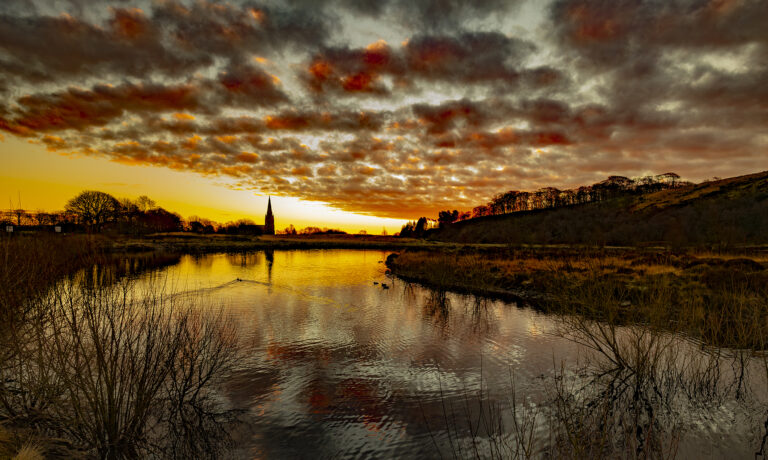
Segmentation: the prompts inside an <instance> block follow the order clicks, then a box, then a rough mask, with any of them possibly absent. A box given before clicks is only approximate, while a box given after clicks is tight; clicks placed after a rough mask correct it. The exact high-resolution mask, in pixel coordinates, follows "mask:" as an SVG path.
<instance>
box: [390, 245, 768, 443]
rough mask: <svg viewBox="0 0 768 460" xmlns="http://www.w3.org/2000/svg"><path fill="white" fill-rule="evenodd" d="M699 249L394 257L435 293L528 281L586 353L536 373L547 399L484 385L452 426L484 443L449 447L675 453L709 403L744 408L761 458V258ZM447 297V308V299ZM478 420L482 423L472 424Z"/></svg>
mask: <svg viewBox="0 0 768 460" xmlns="http://www.w3.org/2000/svg"><path fill="white" fill-rule="evenodd" d="M705 257H706V258H699V257H696V256H693V255H690V254H671V253H653V252H650V253H639V252H632V251H630V252H629V253H626V254H624V255H620V254H619V255H617V254H616V253H614V252H609V253H585V252H579V251H571V252H569V253H565V255H564V256H563V257H559V256H557V253H555V256H553V255H552V254H547V253H546V251H545V252H543V253H538V254H537V253H535V252H526V251H523V252H514V253H513V254H512V256H510V254H507V255H506V256H499V255H491V254H478V253H476V252H474V253H466V254H462V253H461V252H454V253H442V254H441V253H419V252H414V253H409V252H406V253H403V254H401V255H399V256H397V257H396V258H394V257H393V258H391V259H390V260H389V265H390V266H391V267H392V268H393V271H394V272H395V273H396V274H400V273H407V274H410V275H413V277H414V278H419V277H421V278H422V279H423V280H425V284H428V285H432V286H440V289H438V290H437V292H445V290H446V289H451V288H452V286H456V285H460V286H462V287H466V286H472V285H473V283H474V282H475V280H477V279H483V281H482V282H481V283H479V284H477V285H476V286H475V287H477V286H480V287H481V292H482V290H483V289H485V287H486V286H491V287H492V288H494V289H499V288H501V289H503V288H504V287H505V286H515V285H519V284H521V281H526V282H527V284H524V286H532V287H534V288H535V289H539V290H542V291H543V293H544V294H545V295H543V296H540V297H538V302H537V306H538V308H540V309H543V310H545V311H546V312H548V313H550V314H551V318H552V319H553V320H554V324H555V328H554V330H552V331H550V333H554V334H555V335H558V336H560V337H563V338H566V339H568V340H569V341H571V342H573V343H576V344H578V345H579V349H580V350H582V353H583V357H582V358H581V361H580V362H577V363H568V365H567V366H566V363H560V364H559V365H556V366H555V367H554V371H553V373H552V374H551V375H550V376H548V377H546V378H545V379H544V380H543V381H542V382H541V388H543V389H544V392H545V396H544V397H543V398H542V400H541V401H539V404H532V403H531V402H530V401H527V400H526V399H521V398H519V397H518V396H517V395H519V394H520V390H519V389H518V388H516V387H515V383H514V382H512V383H511V385H510V390H509V395H510V397H508V398H507V400H506V401H501V402H500V401H499V400H498V398H496V399H494V398H491V397H489V396H488V395H487V394H486V392H485V391H484V390H483V389H482V388H480V389H478V391H477V397H476V399H475V401H473V403H472V404H471V406H472V409H471V410H470V409H467V410H466V411H465V413H464V416H463V417H458V418H456V417H453V418H452V419H451V420H458V421H454V422H452V423H453V425H454V426H452V428H451V430H448V431H447V432H448V433H449V434H450V433H462V436H463V438H462V439H467V438H471V443H469V444H471V445H482V446H483V449H482V450H480V451H479V452H480V454H476V453H475V452H474V451H467V450H466V449H465V450H463V451H462V452H456V451H455V450H454V451H453V452H452V453H450V452H449V453H448V455H449V456H450V455H453V456H454V457H462V456H466V455H465V454H467V453H469V455H468V456H470V457H475V458H484V457H490V458H542V457H548V458H674V457H676V456H677V455H679V454H680V447H681V442H682V441H684V440H685V439H686V438H687V436H688V435H690V434H691V433H692V432H693V436H694V439H695V436H696V434H695V431H696V429H697V428H696V426H697V424H698V423H708V422H707V420H706V419H707V417H709V416H710V415H709V413H710V411H711V410H712V408H719V407H736V408H737V409H735V410H737V411H738V412H739V413H740V414H742V415H740V416H739V417H742V416H743V417H744V418H746V419H748V420H751V422H749V423H751V424H752V425H751V426H752V427H754V431H753V432H754V437H753V438H752V439H753V442H754V443H755V444H754V447H755V449H754V452H756V454H757V455H758V456H762V455H763V452H765V451H766V449H767V447H766V446H768V416H766V415H765V414H767V413H768V401H766V392H767V391H768V386H766V382H768V359H767V358H766V354H765V352H764V351H763V350H765V348H766V343H765V340H766V337H768V280H767V279H766V275H767V273H768V272H766V270H765V267H764V266H763V265H762V262H763V259H764V258H763V257H762V256H758V257H755V258H754V259H751V258H745V257H744V255H738V257H735V256H734V257H730V256H720V257H712V254H707V255H706V256H705ZM505 283H508V284H505ZM460 290H461V289H460ZM433 303H434V296H432V297H430V298H429V299H428V300H427V302H426V304H425V311H428V312H432V311H434V310H435V308H434V307H433V306H432V304H433ZM444 304H445V305H447V307H446V311H445V313H442V314H443V315H448V314H450V304H449V303H444ZM760 363H762V364H763V368H764V369H763V370H764V372H763V373H762V374H761V373H760V369H761V367H760V366H759V364H760ZM481 387H482V384H481ZM479 414H480V415H479ZM761 417H762V418H761ZM484 418H487V420H486V421H483V422H482V426H483V427H485V428H484V429H480V430H477V427H478V426H479V425H478V421H482V420H484ZM460 427H461V428H460ZM473 428H474V430H473ZM454 436H455V437H456V436H457V435H454ZM455 445H459V439H455V440H454V442H453V443H451V445H450V446H455ZM444 454H445V452H441V455H444Z"/></svg>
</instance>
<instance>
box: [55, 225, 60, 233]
mask: <svg viewBox="0 0 768 460" xmlns="http://www.w3.org/2000/svg"><path fill="white" fill-rule="evenodd" d="M53 231H54V232H56V233H61V226H60V225H57V226H55V227H53Z"/></svg>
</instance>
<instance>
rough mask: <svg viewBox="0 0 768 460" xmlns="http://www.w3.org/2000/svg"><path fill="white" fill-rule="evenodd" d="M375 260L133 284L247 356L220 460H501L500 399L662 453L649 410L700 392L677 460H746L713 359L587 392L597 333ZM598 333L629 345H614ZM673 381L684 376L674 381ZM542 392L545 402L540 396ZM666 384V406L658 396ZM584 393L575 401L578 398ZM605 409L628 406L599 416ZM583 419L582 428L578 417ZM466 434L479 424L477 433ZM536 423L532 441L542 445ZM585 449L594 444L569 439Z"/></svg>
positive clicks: (645, 345) (631, 373)
mask: <svg viewBox="0 0 768 460" xmlns="http://www.w3.org/2000/svg"><path fill="white" fill-rule="evenodd" d="M387 254H388V253H387V252H382V251H350V250H312V251H275V252H273V251H268V252H254V253H249V254H230V255H226V254H216V255H205V256H183V257H182V258H181V260H180V261H179V263H178V264H176V265H174V266H172V267H168V268H166V269H163V270H161V271H157V272H154V273H151V274H147V275H146V279H147V280H149V279H150V278H153V277H164V278H166V279H169V280H173V284H174V285H175V286H176V287H177V288H178V289H179V290H185V291H187V292H199V291H200V290H205V291H206V292H207V293H208V294H210V295H212V296H214V297H215V298H217V299H218V300H220V301H221V302H223V303H224V304H225V305H227V308H228V311H229V312H230V314H231V315H232V316H233V317H234V318H236V320H237V323H238V328H239V336H240V338H241V342H242V343H243V345H244V346H245V347H246V349H247V353H246V354H247V360H246V361H245V362H244V363H243V365H242V366H241V367H240V368H238V369H237V370H236V372H234V373H233V375H232V377H231V379H230V381H229V384H228V387H227V390H228V397H229V399H230V401H231V404H232V405H233V406H234V407H238V408H242V409H244V410H245V411H246V416H245V421H246V423H245V424H244V426H243V427H242V428H241V429H240V431H239V432H238V435H237V436H238V441H239V448H238V450H237V452H236V455H238V456H242V457H254V456H266V457H277V458H286V457H291V458H292V457H300V458H304V457H313V458H328V457H333V458H346V457H355V458H358V457H369V456H372V457H405V458H416V457H429V458H431V457H435V456H438V453H441V454H442V455H447V456H453V455H454V454H457V453H458V452H462V453H471V452H473V450H472V449H475V448H478V438H480V439H481V442H480V445H482V447H481V449H482V451H481V453H482V455H481V456H488V455H491V454H492V453H493V452H499V453H502V452H506V453H507V454H510V455H514V453H515V451H513V450H509V449H510V448H507V450H504V448H503V447H502V446H505V445H506V446H510V445H515V442H516V441H515V435H516V432H515V428H514V427H515V426H520V425H521V423H522V422H521V419H519V417H520V414H521V413H526V412H525V410H523V409H524V408H521V409H520V410H518V411H515V410H513V409H515V407H514V404H512V406H510V400H511V399H512V400H514V399H515V396H514V395H517V396H519V397H520V399H521V401H523V402H524V405H525V407H527V408H530V407H538V406H537V404H540V403H542V402H544V401H552V400H553V397H561V398H562V399H561V402H562V404H561V405H560V406H553V407H554V408H553V409H552V410H561V411H567V412H563V415H564V416H567V417H570V420H572V421H575V420H579V418H580V417H581V420H582V421H584V420H587V417H593V418H592V419H590V420H594V422H595V423H596V424H598V425H599V423H600V422H601V420H603V421H604V420H605V418H604V417H603V418H601V416H605V414H608V413H609V411H614V412H613V414H614V415H616V414H617V413H619V412H617V411H620V412H621V415H622V417H629V416H633V417H634V416H636V420H638V423H636V424H635V425H632V426H633V428H634V429H637V428H639V429H640V430H641V431H642V433H641V435H637V434H636V433H635V434H633V438H632V439H635V440H636V443H637V444H638V445H640V444H643V445H644V444H648V445H651V444H653V443H656V444H658V445H659V446H662V445H666V444H664V442H665V440H664V439H662V437H661V434H660V433H661V432H662V431H663V430H661V429H660V424H663V423H666V422H667V421H668V420H667V419H664V418H663V417H661V415H660V414H662V411H661V409H660V408H666V412H664V414H668V413H671V412H674V411H675V410H677V408H679V407H682V406H679V405H675V404H677V403H676V402H675V401H672V400H671V399H669V398H680V397H682V396H681V395H683V396H684V395H685V393H686V392H688V393H690V394H691V395H698V396H695V397H693V398H689V399H690V400H691V401H704V400H703V399H701V397H700V394H703V393H706V392H710V393H711V394H717V395H721V396H722V398H721V399H720V400H715V399H709V400H707V401H709V402H713V403H717V404H719V405H720V407H721V409H720V410H718V411H714V412H712V413H711V414H710V416H709V418H708V419H707V420H708V423H709V424H710V425H708V426H709V427H708V428H707V429H706V430H703V429H702V428H696V429H692V428H691V427H692V426H695V424H696V421H697V420H702V418H701V413H702V411H704V410H705V409H703V408H698V409H696V408H691V407H690V406H691V405H690V404H688V405H687V406H685V407H686V410H687V411H688V413H687V415H688V417H689V420H685V421H684V422H685V424H684V425H685V427H686V430H687V431H683V432H684V433H685V436H684V437H683V439H681V441H680V443H679V448H680V449H681V451H682V452H686V453H688V454H691V455H693V454H696V453H700V452H707V453H708V454H710V455H711V454H713V455H718V452H719V453H720V454H721V455H726V454H730V455H747V454H751V453H753V452H755V451H756V450H757V444H756V442H758V443H759V438H760V436H759V434H756V433H747V432H746V431H747V430H745V429H744V427H745V426H748V423H747V422H746V421H745V418H746V416H742V415H738V416H736V415H734V414H736V412H737V409H736V405H734V404H735V403H733V398H732V396H733V393H732V392H731V393H728V392H727V391H724V390H723V391H721V387H724V386H726V385H732V382H733V381H734V379H733V378H732V376H733V375H735V374H733V373H732V372H726V371H727V369H725V367H724V365H723V364H722V363H721V362H720V361H717V360H718V359H720V357H715V358H712V359H715V361H713V362H709V361H706V360H702V359H700V358H701V357H702V356H704V355H703V354H702V353H701V351H700V350H699V349H698V348H697V346H696V345H695V344H690V343H687V342H686V343H687V345H686V346H688V347H690V353H689V354H688V355H686V356H689V357H690V359H689V362H688V363H687V364H686V363H676V362H674V359H673V357H672V356H668V357H664V356H662V355H663V353H661V351H660V352H659V356H658V359H657V361H656V362H657V366H656V367H655V368H654V369H648V368H642V367H641V366H639V365H628V364H631V363H628V362H624V363H623V364H622V365H621V366H614V367H613V368H610V367H604V368H600V370H601V372H602V375H600V377H599V378H598V379H595V376H596V375H597V374H594V373H588V372H587V371H586V369H589V370H590V372H592V371H593V370H594V369H597V368H598V366H595V360H596V359H601V360H603V358H599V357H596V356H595V347H594V342H592V343H591V344H590V343H588V342H587V343H585V340H589V339H590V338H594V337H601V336H604V335H605V334H607V333H608V332H611V331H605V330H603V331H600V330H599V329H598V330H594V329H590V328H591V327H593V325H586V324H585V325H581V326H583V327H582V328H581V329H579V328H578V327H574V324H571V325H570V326H571V327H570V329H565V330H564V329H563V326H564V325H566V324H565V323H564V322H563V321H562V319H557V318H552V317H548V316H546V315H543V314H541V313H539V312H536V311H534V310H531V309H528V308H519V307H517V306H516V305H514V304H508V303H503V302H500V301H493V300H487V299H479V298H476V297H474V296H467V295H458V294H454V293H450V292H446V291H433V290H430V289H425V288H424V287H421V286H419V285H415V284H411V283H405V282H402V281H400V280H397V279H395V278H392V277H390V276H387V274H386V272H385V266H384V264H382V263H380V262H381V261H383V260H384V259H385V258H386V256H387ZM384 284H386V285H387V286H388V288H386V289H385V288H384V287H383V285H384ZM575 326H579V325H578V324H575ZM595 332H596V334H594V333H595ZM574 333H581V334H582V335H580V336H578V335H574ZM587 333H592V334H593V335H592V336H589V335H588V334H587ZM611 333H612V334H615V337H631V335H627V334H626V332H625V331H624V332H622V331H619V330H616V331H612V332H611ZM569 334H570V335H569ZM601 334H602V335H601ZM609 337H610V335H609ZM623 340H625V339H624V338H622V339H621V341H623ZM619 341H620V340H618V339H617V342H615V343H608V345H607V346H606V347H605V348H604V349H603V351H607V352H612V351H618V352H621V356H629V355H631V353H629V354H627V350H629V351H632V350H634V351H636V352H637V353H636V354H635V355H636V356H641V355H642V353H640V352H647V351H648V350H651V351H652V350H655V349H658V350H662V349H664V350H670V349H672V350H676V349H679V347H680V346H681V345H680V342H681V340H680V339H679V338H678V337H660V338H657V337H655V336H649V335H642V334H641V335H639V336H638V338H637V340H636V341H635V342H634V344H635V347H634V348H632V347H631V346H630V345H631V344H632V342H627V343H624V342H622V344H618V342H619ZM670 343H671V344H672V345H673V347H672V348H670V347H669V346H668V345H669V344H670ZM579 344H581V345H579ZM662 344H664V345H665V346H663V347H662ZM612 346H615V350H612V348H611V347H612ZM654 347H655V348H654ZM600 352H601V351H600V350H597V354H600ZM590 356H591V358H588V357H590ZM614 358H615V357H614ZM590 360H591V361H590ZM600 362H603V361H600ZM608 362H610V360H608ZM715 362H717V363H720V364H717V365H716V364H714V363H715ZM561 363H564V364H563V365H562V366H561ZM638 363H639V361H638ZM662 364H664V365H662ZM694 364H695V365H694ZM680 366H682V367H680ZM686 366H687V367H686ZM748 367H749V366H742V368H744V369H746V368H748ZM681 368H682V369H684V372H685V373H687V376H681V374H680V373H679V369H681ZM670 369H675V370H676V373H673V372H671V371H670ZM734 369H736V368H734ZM734 372H735V371H734ZM512 375H514V378H512V377H511V376H512ZM718 376H719V377H718ZM715 377H718V378H719V379H720V380H718V378H715ZM675 379H676V380H675ZM513 380H514V390H515V393H514V394H513V393H511V390H512V381H513ZM737 380H738V379H737ZM545 382H559V383H558V384H559V385H560V387H559V388H558V387H557V386H556V385H554V386H551V387H549V388H547V386H546V385H544V383H545ZM681 382H682V383H684V384H682V383H681ZM726 382H728V383H727V384H726ZM673 383H674V386H675V388H676V390H675V392H674V393H673V392H670V391H669V389H668V387H669V386H670V385H672V384H673ZM587 384H590V385H591V386H590V387H589V388H590V391H591V392H585V391H583V389H584V388H585V385H587ZM729 388H730V387H729ZM739 388H741V387H740V386H739ZM729 391H730V390H729ZM611 392H612V393H611ZM726 393H728V396H726ZM742 394H743V390H742ZM511 395H512V396H511ZM670 395H671V396H670ZM555 400H556V399H555ZM605 400H609V401H613V402H616V401H621V402H622V404H624V402H626V403H627V404H628V405H624V406H621V405H610V406H606V405H602V406H601V405H600V404H599V402H600V401H605ZM622 407H623V408H622ZM627 407H629V408H631V409H632V410H634V412H633V411H628V410H627V409H626V408H627ZM584 408H590V409H591V410H592V412H583V411H580V409H584ZM697 410H698V411H699V412H696V411H697ZM738 410H740V411H742V412H743V411H744V410H743V409H738ZM728 413H730V414H732V417H731V419H730V420H728V419H727V414H728ZM510 414H511V415H510ZM550 415H551V413H550ZM483 417H485V418H486V419H484V418H483ZM488 417H490V418H488ZM478 420H480V421H482V420H485V421H484V422H483V423H482V424H481V425H482V426H480V425H477V423H478ZM539 420H540V421H541V420H543V419H539ZM622 420H628V419H626V418H623V419H622ZM676 420H677V419H676ZM537 423H538V425H536V426H535V428H536V430H534V431H536V432H537V433H538V432H539V431H541V430H545V429H547V427H544V426H541V423H540V422H537ZM681 423H682V422H681ZM523 425H524V424H523ZM582 425H583V426H589V425H587V424H582ZM525 426H532V425H530V423H529V424H528V425H525ZM621 426H625V427H626V426H630V425H628V424H626V423H625V424H624V425H621ZM751 426H754V425H751ZM697 430H698V431H697ZM691 433H693V434H691ZM702 433H703V434H702ZM589 434H594V433H587V432H584V433H582V435H584V436H587V435H589ZM627 439H629V438H627ZM603 447H604V446H597V447H596V448H597V450H600V448H603ZM636 447H637V446H635V447H631V449H635V448H636ZM662 447H663V446H662ZM551 448H552V446H548V447H546V449H551ZM494 449H495V450H494ZM542 449H545V448H544V447H542ZM546 449H545V450H546ZM631 449H630V450H631ZM543 452H544V451H543V450H542V451H540V452H539V453H543ZM634 452H635V453H638V452H639V453H640V454H642V453H644V451H637V450H636V449H635V450H634ZM626 453H629V451H626Z"/></svg>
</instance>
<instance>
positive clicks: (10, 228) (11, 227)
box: [5, 225, 13, 233]
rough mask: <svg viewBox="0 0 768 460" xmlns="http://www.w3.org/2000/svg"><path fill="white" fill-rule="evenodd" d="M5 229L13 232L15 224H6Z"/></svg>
mask: <svg viewBox="0 0 768 460" xmlns="http://www.w3.org/2000/svg"><path fill="white" fill-rule="evenodd" d="M5 231H6V232H8V233H13V225H6V226H5Z"/></svg>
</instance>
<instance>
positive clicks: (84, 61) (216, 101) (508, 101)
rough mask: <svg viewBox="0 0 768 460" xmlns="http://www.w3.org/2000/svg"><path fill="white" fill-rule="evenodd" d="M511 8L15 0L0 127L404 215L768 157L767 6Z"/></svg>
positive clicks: (4, 35)
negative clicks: (530, 17)
mask: <svg viewBox="0 0 768 460" xmlns="http://www.w3.org/2000/svg"><path fill="white" fill-rule="evenodd" d="M527 1H530V2H531V4H529V5H528V7H529V8H528V9H531V7H538V8H542V6H541V4H539V3H538V2H535V0H527ZM521 3H524V0H520V1H513V2H507V1H501V0H482V1H480V2H459V1H454V0H448V1H437V0H434V1H433V0H424V1H418V0H410V1H406V0H382V1H376V2H374V1H367V0H363V1H352V0H317V1H309V0H291V1H278V0H274V1H272V0H263V1H259V2H252V1H250V0H231V1H230V2H215V1H210V0H194V1H193V0H188V1H187V0H167V1H162V2H154V1H148V0H136V1H133V0H126V1H112V2H107V1H100V2H85V1H79V0H60V1H58V2H54V3H50V2H44V1H32V2H23V1H19V0H9V1H8V3H4V4H3V7H2V9H0V76H1V77H2V78H0V129H2V130H4V131H5V132H6V133H11V134H12V135H16V136H23V137H25V138H26V139H27V140H29V141H32V142H39V143H41V144H42V145H44V146H45V147H46V148H48V149H50V150H51V151H55V152H73V151H74V152H81V153H85V154H87V155H96V156H103V157H106V158H109V159H111V160H114V161H119V162H122V163H126V164H140V165H154V166H160V167H167V168H173V169H177V170H181V171H191V172H196V173H201V174H207V175H222V176H227V177H230V178H233V180H234V181H235V182H236V183H237V184H238V186H239V187H251V188H254V189H257V190H260V191H261V192H268V193H273V194H281V195H290V196H297V197H302V198H305V199H310V200H318V201H324V202H327V203H330V204H331V205H333V206H336V207H338V208H342V209H345V210H350V211H356V212H369V213H376V214H379V215H386V216H392V217H409V218H413V217H417V216H419V215H425V214H430V215H432V214H435V213H436V212H437V210H439V209H444V208H447V207H450V208H458V207H471V206H473V205H476V204H477V203H481V202H484V201H486V200H487V199H488V198H489V197H490V196H492V195H494V194H496V193H498V192H501V191H504V190H509V189H518V190H521V189H537V188H540V187H542V186H548V185H553V186H558V187H561V188H562V187H569V186H574V185H579V184H581V183H590V182H594V181H596V180H600V179H602V178H604V176H606V175H609V174H620V175H627V176H633V175H642V174H646V173H649V172H656V173H658V172H666V171H669V170H674V171H676V172H678V173H680V174H681V175H683V176H685V177H687V178H691V179H703V178H705V177H708V176H710V175H715V174H717V175H719V176H728V175H736V174H743V173H748V172H751V171H754V170H758V169H764V167H765V166H764V159H765V155H766V154H767V153H768V139H767V138H766V137H765V134H764V131H765V126H766V125H768V89H767V88H768V86H767V85H766V84H765V82H766V81H768V59H767V57H768V34H766V33H765V24H768V3H766V2H765V1H763V0H670V1H661V0H632V1H630V0H611V1H608V0H554V1H553V2H551V4H550V6H549V7H548V9H547V11H540V13H541V14H542V17H544V18H545V22H544V23H543V24H541V26H542V27H540V28H538V29H535V30H534V29H531V30H530V31H528V32H524V31H523V32H519V30H522V29H516V28H515V27H510V26H508V24H507V22H508V21H510V20H512V19H514V18H515V16H514V15H516V14H522V13H520V12H521V11H523V10H524V9H518V6H519V5H520V4H521ZM62 13H65V14H62ZM361 18H362V19H364V20H365V21H367V22H366V24H368V23H375V24H376V25H377V28H378V27H380V28H381V29H382V30H385V31H387V30H388V31H390V32H391V33H390V34H386V33H385V34H384V35H387V36H386V37H382V38H387V39H389V40H390V42H389V43H388V42H386V41H384V40H379V41H376V38H373V39H372V40H369V38H370V35H371V34H372V32H370V31H361V30H359V29H360V25H359V24H357V22H358V20H359V19H361ZM517 25H518V26H520V25H521V24H519V21H518V24H517ZM391 37H401V38H398V39H396V40H393V39H392V38H391ZM403 39H404V40H403ZM365 43H369V44H368V45H367V46H365V45H364V44H365ZM278 77H279V78H278ZM281 79H282V80H281ZM354 96H358V97H354ZM726 158H727V160H726Z"/></svg>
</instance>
